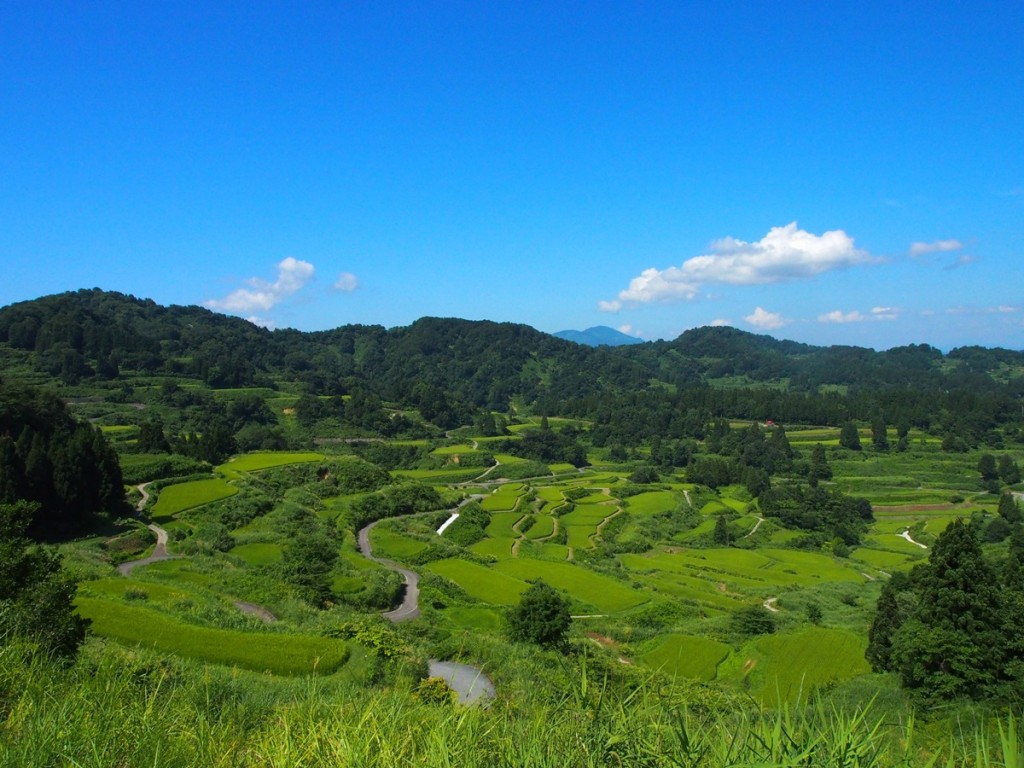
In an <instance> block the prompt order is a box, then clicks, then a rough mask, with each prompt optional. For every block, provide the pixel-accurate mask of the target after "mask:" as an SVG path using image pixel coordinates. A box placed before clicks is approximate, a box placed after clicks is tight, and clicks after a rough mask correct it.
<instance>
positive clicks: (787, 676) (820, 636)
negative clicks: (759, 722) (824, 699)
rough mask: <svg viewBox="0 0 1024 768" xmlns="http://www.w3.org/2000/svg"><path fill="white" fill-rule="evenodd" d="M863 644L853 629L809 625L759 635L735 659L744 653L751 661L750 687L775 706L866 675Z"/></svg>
mask: <svg viewBox="0 0 1024 768" xmlns="http://www.w3.org/2000/svg"><path fill="white" fill-rule="evenodd" d="M866 645H867V641H866V639H864V638H861V637H858V636H857V635H856V634H854V633H853V632H849V631H846V630H841V629H826V628H823V627H808V628H805V629H802V630H799V631H797V632H791V633H781V634H777V635H768V636H766V637H762V638H759V639H758V640H755V641H754V642H753V643H751V644H750V645H749V646H747V647H745V648H744V649H743V650H742V651H741V652H740V654H737V657H736V658H739V657H742V656H746V659H745V661H744V665H745V666H746V665H747V662H748V661H750V660H753V661H754V665H753V667H752V668H750V669H748V670H747V672H746V673H745V674H748V675H750V677H751V678H752V680H753V683H754V684H753V685H752V686H751V688H752V690H753V691H756V695H757V696H758V697H759V698H760V699H761V701H762V702H763V703H765V704H766V705H774V704H777V703H778V702H779V701H794V700H795V699H796V698H797V697H798V696H801V695H803V696H806V695H807V694H809V693H810V692H811V691H812V690H813V688H814V687H815V686H819V685H823V684H826V683H838V682H842V681H843V680H849V679H850V678H853V677H857V676H858V675H863V674H867V673H868V672H870V671H871V668H870V666H869V665H868V663H867V661H865V659H864V649H865V647H866ZM741 669H742V668H741Z"/></svg>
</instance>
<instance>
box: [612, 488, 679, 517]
mask: <svg viewBox="0 0 1024 768" xmlns="http://www.w3.org/2000/svg"><path fill="white" fill-rule="evenodd" d="M626 502H627V504H628V505H629V506H628V509H629V512H630V513H631V514H634V515H656V514H658V513H659V512H669V511H671V510H673V509H675V508H676V507H678V506H679V504H680V503H682V502H683V497H682V494H675V493H673V492H672V491H648V492H647V493H640V494H637V495H636V496H630V497H629V498H628V499H627V500H626Z"/></svg>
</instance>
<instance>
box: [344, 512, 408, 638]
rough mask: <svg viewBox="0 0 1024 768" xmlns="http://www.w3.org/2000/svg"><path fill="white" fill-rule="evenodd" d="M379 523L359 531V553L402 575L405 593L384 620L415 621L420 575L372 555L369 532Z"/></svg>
mask: <svg viewBox="0 0 1024 768" xmlns="http://www.w3.org/2000/svg"><path fill="white" fill-rule="evenodd" d="M379 522H380V520H375V521H374V522H372V523H370V524H369V525H367V526H365V527H364V528H361V529H359V536H358V539H359V552H360V553H361V554H362V555H363V557H365V558H366V559H367V560H373V562H375V563H380V564H381V565H383V566H384V567H385V568H390V569H391V570H393V571H397V572H398V573H400V574H401V575H402V578H403V579H404V581H405V592H404V593H403V594H402V602H401V603H399V605H398V607H397V608H395V609H393V610H390V611H387V612H386V613H385V614H384V618H385V619H387V620H388V621H392V622H394V623H396V624H397V623H398V622H400V621H409V620H410V619H415V618H416V617H417V616H419V615H420V575H419V574H418V573H416V571H410V570H409V569H408V568H403V567H402V566H400V565H399V564H398V563H396V562H395V561H394V560H388V559H387V558H384V557H377V556H376V555H374V554H373V547H372V546H371V544H370V531H372V530H373V529H374V527H375V526H376V525H377V524H378V523H379Z"/></svg>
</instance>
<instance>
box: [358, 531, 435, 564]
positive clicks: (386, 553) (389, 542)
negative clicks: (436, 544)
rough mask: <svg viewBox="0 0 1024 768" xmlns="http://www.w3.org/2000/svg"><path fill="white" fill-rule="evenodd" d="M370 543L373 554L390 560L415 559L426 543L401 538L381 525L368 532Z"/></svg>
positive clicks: (401, 536)
mask: <svg viewBox="0 0 1024 768" xmlns="http://www.w3.org/2000/svg"><path fill="white" fill-rule="evenodd" d="M370 541H371V542H372V544H373V551H374V554H377V555H381V556H382V557H388V558H391V559H392V560H405V559H406V558H410V557H415V556H416V555H418V554H419V553H420V552H422V551H423V550H425V549H426V548H427V544H426V542H423V541H420V540H419V539H411V538H409V537H408V536H403V535H402V534H400V533H398V532H396V531H393V530H391V529H390V528H386V527H384V526H383V525H378V526H376V527H375V528H374V529H373V530H372V531H370Z"/></svg>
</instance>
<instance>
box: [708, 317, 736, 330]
mask: <svg viewBox="0 0 1024 768" xmlns="http://www.w3.org/2000/svg"><path fill="white" fill-rule="evenodd" d="M730 325H732V321H731V320H727V319H726V318H724V317H716V318H715V319H714V320H712V321H711V327H713V328H724V327H726V326H730Z"/></svg>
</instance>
